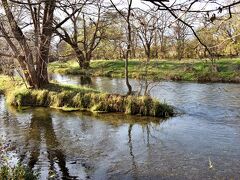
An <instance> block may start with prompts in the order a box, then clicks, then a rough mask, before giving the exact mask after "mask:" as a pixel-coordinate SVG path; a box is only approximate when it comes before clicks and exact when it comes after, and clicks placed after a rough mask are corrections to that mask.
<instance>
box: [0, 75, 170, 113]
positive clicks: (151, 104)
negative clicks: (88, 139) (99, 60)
mask: <svg viewBox="0 0 240 180" xmlns="http://www.w3.org/2000/svg"><path fill="white" fill-rule="evenodd" d="M0 84H2V85H3V86H2V91H3V92H4V93H5V95H6V97H7V98H6V99H7V102H8V104H11V105H13V106H15V107H18V108H22V107H51V108H56V109H61V110H63V111H68V112H70V111H77V110H86V111H91V112H108V113H109V112H121V113H125V114H130V115H143V116H153V117H168V116H172V115H173V114H174V112H173V107H171V106H169V105H167V104H165V103H160V102H159V101H158V100H155V99H153V98H151V97H148V96H123V95H118V94H107V93H103V92H99V91H97V90H95V89H91V88H86V87H83V86H77V85H74V86H67V85H61V84H56V83H50V84H49V85H48V86H46V87H44V88H43V89H38V90H31V89H27V88H26V87H25V86H24V85H23V83H22V82H21V81H20V80H15V81H11V80H10V79H9V78H8V77H7V76H0Z"/></svg>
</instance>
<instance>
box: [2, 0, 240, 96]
mask: <svg viewBox="0 0 240 180" xmlns="http://www.w3.org/2000/svg"><path fill="white" fill-rule="evenodd" d="M142 3H143V4H145V6H144V5H136V4H134V2H133V1H132V0H128V1H127V2H125V1H111V0H110V1H107V0H91V1H83V0H67V1H57V0H51V1H30V0H27V1H24V0H23V1H13V0H10V1H8V0H2V1H1V7H2V12H1V24H0V32H1V38H0V40H1V42H0V43H1V53H0V55H1V69H4V68H5V70H4V71H8V70H9V71H12V70H13V69H17V71H18V72H20V74H21V76H22V78H23V79H24V80H25V81H26V83H27V84H28V85H29V86H30V87H32V88H40V87H42V86H44V85H45V84H48V71H47V66H48V63H49V62H50V61H57V60H59V61H66V60H70V59H73V58H76V59H77V62H78V64H79V66H80V68H82V69H89V68H90V60H94V59H106V60H107V59H125V62H126V63H125V77H126V85H127V86H128V89H129V94H131V92H132V88H131V85H130V84H129V82H128V60H129V59H146V62H149V61H150V60H151V59H178V60H179V61H181V59H186V58H191V59H210V60H211V61H212V62H214V61H215V60H216V59H217V58H222V57H228V58H233V57H238V55H239V48H240V44H239V43H240V38H239V35H240V34H239V33H240V32H239V25H240V24H239V14H238V13H239V6H238V4H239V1H232V2H230V1H222V2H220V3H218V2H210V1H205V0H202V1H197V0H191V1H186V2H177V1H176V2H167V1H166V2H165V1H161V0H160V1H157V0H153V1H152V0H147V1H143V2H142ZM15 60H17V61H15ZM146 66H147V63H146ZM10 67H11V68H10ZM6 69H7V70H6ZM146 69H147V67H146ZM215 69H216V68H215ZM8 73H9V74H11V73H12V72H8Z"/></svg>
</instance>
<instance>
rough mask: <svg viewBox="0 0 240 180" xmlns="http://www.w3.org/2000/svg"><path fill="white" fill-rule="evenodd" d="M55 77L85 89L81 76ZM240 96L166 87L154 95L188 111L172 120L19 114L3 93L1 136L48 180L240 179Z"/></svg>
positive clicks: (218, 87)
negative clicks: (81, 85)
mask: <svg viewBox="0 0 240 180" xmlns="http://www.w3.org/2000/svg"><path fill="white" fill-rule="evenodd" d="M52 78H53V79H55V80H56V81H58V82H61V83H65V84H84V81H83V79H82V78H80V77H77V76H61V75H56V74H55V75H53V76H52ZM89 80H90V79H88V81H89ZM131 84H132V85H133V86H134V87H135V88H136V86H137V84H138V83H137V81H135V80H131ZM90 86H91V87H96V88H98V89H99V90H102V91H106V92H111V93H125V92H126V91H127V89H126V87H125V83H124V79H114V78H113V79H110V78H100V77H96V78H92V79H91V85H90ZM239 94H240V84H221V83H214V84H211V83H209V84H198V83H184V82H160V83H158V84H157V85H156V86H155V87H154V88H153V89H152V91H151V95H152V96H154V97H155V98H157V99H160V100H161V101H165V102H167V103H169V104H171V105H173V106H175V107H176V108H177V109H178V111H180V112H182V113H181V114H179V115H178V116H176V117H172V118H169V119H164V120H163V119H158V118H149V117H148V118H146V117H145V118H144V117H139V116H126V115H123V114H102V115H101V114H100V115H97V114H91V113H82V112H73V113H64V112H61V111H57V110H51V109H49V108H35V109H27V110H22V111H19V110H15V109H14V108H11V107H9V106H7V105H6V103H5V99H4V96H0V136H1V137H2V139H5V140H6V141H8V142H11V144H12V146H14V147H15V148H14V150H13V151H12V152H11V153H12V154H11V155H12V156H13V157H14V158H15V159H18V160H19V161H21V162H23V163H25V164H28V165H29V167H31V168H33V169H34V170H35V171H36V172H39V173H40V179H47V177H52V178H55V179H61V178H62V179H134V180H135V179H230V178H233V179H239V178H240V96H239ZM210 162H211V163H210ZM209 163H210V164H211V165H212V168H210V167H209Z"/></svg>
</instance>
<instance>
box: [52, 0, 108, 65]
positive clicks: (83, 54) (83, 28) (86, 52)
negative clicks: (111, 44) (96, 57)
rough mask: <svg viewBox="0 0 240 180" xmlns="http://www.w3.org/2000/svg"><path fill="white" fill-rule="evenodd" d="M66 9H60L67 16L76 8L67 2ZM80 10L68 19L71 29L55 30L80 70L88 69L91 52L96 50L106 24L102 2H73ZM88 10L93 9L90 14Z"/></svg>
mask: <svg viewBox="0 0 240 180" xmlns="http://www.w3.org/2000/svg"><path fill="white" fill-rule="evenodd" d="M67 3H68V4H69V5H68V8H65V7H63V8H61V11H62V12H63V13H64V14H65V15H66V16H69V15H70V14H71V13H72V12H74V11H75V9H76V6H75V5H71V4H72V1H70V0H68V1H67ZM74 3H76V4H78V5H79V6H80V7H79V9H81V10H80V11H78V12H77V13H76V14H75V15H73V16H72V18H71V19H70V22H71V25H72V27H71V28H69V25H68V26H67V27H61V28H60V29H59V30H56V33H57V35H59V37H60V38H61V39H62V40H64V41H65V42H66V43H67V44H69V45H70V46H71V47H72V49H73V50H74V52H75V54H76V57H77V61H78V63H79V66H80V67H81V68H82V69H88V68H89V65H90V64H89V63H90V60H91V58H92V53H93V51H94V50H95V49H96V48H97V46H98V45H99V43H100V42H101V40H102V39H103V38H104V33H105V28H106V22H105V19H104V15H103V13H104V10H103V9H104V7H103V1H102V0H96V1H93V2H91V1H88V2H87V1H85V2H82V0H74ZM89 9H94V10H93V11H92V12H91V13H90V12H89Z"/></svg>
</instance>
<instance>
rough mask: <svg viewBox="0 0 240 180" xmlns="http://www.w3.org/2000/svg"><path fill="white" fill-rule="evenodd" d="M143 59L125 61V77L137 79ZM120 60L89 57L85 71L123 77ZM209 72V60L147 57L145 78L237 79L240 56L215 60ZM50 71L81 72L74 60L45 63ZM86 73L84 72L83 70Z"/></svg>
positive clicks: (231, 80) (186, 79) (63, 72)
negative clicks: (126, 67) (126, 73)
mask: <svg viewBox="0 0 240 180" xmlns="http://www.w3.org/2000/svg"><path fill="white" fill-rule="evenodd" d="M143 62H144V61H143V60H130V61H129V77H130V78H138V77H139V76H141V73H143V72H144V71H143V68H144V65H143ZM124 63H125V62H124V60H93V61H92V62H91V69H90V70H88V72H87V73H91V74H92V75H93V76H107V77H121V78H122V77H124ZM215 65H216V67H217V71H212V63H211V61H210V60H199V59H185V60H181V61H179V60H151V62H150V64H149V66H148V78H149V79H155V80H162V79H163V80H182V81H212V82H215V81H216V82H240V59H219V60H216V63H215ZM49 69H50V71H51V72H57V73H61V74H83V73H84V72H83V71H82V70H80V68H79V66H78V64H77V62H76V61H74V60H71V61H68V62H65V63H61V62H54V63H51V64H50V65H49ZM85 73H86V72H85Z"/></svg>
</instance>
